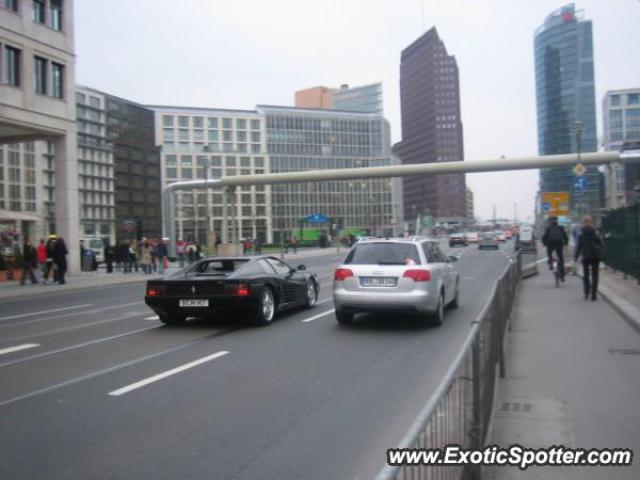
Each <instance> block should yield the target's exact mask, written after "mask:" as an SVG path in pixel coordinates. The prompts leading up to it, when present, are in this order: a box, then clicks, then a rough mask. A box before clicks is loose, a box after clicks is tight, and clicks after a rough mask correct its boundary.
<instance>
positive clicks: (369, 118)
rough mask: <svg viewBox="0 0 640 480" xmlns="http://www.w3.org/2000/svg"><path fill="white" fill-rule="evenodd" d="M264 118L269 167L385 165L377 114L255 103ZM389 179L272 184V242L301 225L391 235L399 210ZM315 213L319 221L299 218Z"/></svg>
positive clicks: (386, 147)
mask: <svg viewBox="0 0 640 480" xmlns="http://www.w3.org/2000/svg"><path fill="white" fill-rule="evenodd" d="M257 110H258V112H259V113H260V114H261V115H262V116H263V118H265V122H266V142H267V150H268V155H269V158H270V165H271V172H272V173H280V172H294V171H305V170H322V169H335V168H364V167H374V166H383V165H391V163H392V160H391V151H390V138H389V124H388V122H387V121H386V120H385V119H384V118H383V117H382V116H381V115H376V114H367V113H351V112H341V111H331V110H323V109H310V108H309V109H307V108H292V107H274V106H264V105H262V106H258V107H257ZM397 200H398V199H396V198H395V195H394V188H393V182H392V180H391V179H386V178H384V179H382V178H381V179H370V180H353V181H330V182H310V183H296V184H290V185H274V186H272V221H273V235H274V241H276V242H279V241H280V239H281V238H283V237H284V238H289V237H291V236H293V235H296V236H298V235H299V234H298V233H297V232H299V231H300V229H302V228H314V229H317V230H320V231H322V232H324V233H326V234H328V235H334V234H336V233H337V230H341V231H342V233H343V234H344V233H345V232H348V231H356V230H359V231H364V232H368V233H369V234H391V232H392V231H393V229H394V225H395V223H396V222H395V218H396V216H397V214H398V213H399V211H398V208H401V207H399V202H398V201H397ZM316 213H319V214H321V215H323V216H325V217H327V218H328V222H326V223H323V224H316V225H314V224H306V223H305V222H304V219H305V218H306V217H308V216H309V215H312V214H316Z"/></svg>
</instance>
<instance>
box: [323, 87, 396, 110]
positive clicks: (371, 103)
mask: <svg viewBox="0 0 640 480" xmlns="http://www.w3.org/2000/svg"><path fill="white" fill-rule="evenodd" d="M332 96H333V108H334V109H335V110H345V111H348V112H364V113H377V114H378V115H382V114H383V108H382V83H373V84H371V85H363V86H361V87H353V88H349V85H341V86H340V89H338V90H335V91H334V92H333V94H332Z"/></svg>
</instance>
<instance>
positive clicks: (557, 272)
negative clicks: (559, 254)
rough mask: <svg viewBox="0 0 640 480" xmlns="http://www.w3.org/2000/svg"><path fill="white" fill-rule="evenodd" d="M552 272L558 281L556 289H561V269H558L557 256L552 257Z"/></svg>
mask: <svg viewBox="0 0 640 480" xmlns="http://www.w3.org/2000/svg"><path fill="white" fill-rule="evenodd" d="M551 271H552V272H553V277H554V278H555V281H556V288H558V287H560V268H558V259H557V258H556V256H555V255H553V256H552V257H551Z"/></svg>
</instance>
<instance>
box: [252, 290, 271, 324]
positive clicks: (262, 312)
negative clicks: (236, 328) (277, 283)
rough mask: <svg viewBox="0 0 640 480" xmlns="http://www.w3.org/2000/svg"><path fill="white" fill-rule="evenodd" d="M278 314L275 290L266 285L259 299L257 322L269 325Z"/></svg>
mask: <svg viewBox="0 0 640 480" xmlns="http://www.w3.org/2000/svg"><path fill="white" fill-rule="evenodd" d="M275 314H276V300H275V297H274V296H273V291H272V290H271V289H270V288H269V287H264V288H263V289H262V291H261V292H260V297H259V299H258V311H257V315H256V323H257V324H258V325H269V324H270V323H271V322H272V321H273V317H275Z"/></svg>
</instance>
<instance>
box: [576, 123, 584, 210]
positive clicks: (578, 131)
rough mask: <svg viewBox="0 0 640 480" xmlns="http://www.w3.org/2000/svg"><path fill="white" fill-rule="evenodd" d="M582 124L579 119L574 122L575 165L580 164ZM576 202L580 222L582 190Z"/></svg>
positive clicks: (582, 199)
mask: <svg viewBox="0 0 640 480" xmlns="http://www.w3.org/2000/svg"><path fill="white" fill-rule="evenodd" d="M582 126H583V123H582V122H580V121H577V122H576V123H575V131H576V154H577V156H578V163H577V165H580V153H581V152H580V150H581V147H582ZM576 200H577V203H578V222H580V218H582V208H583V206H582V203H583V201H584V191H580V193H579V194H578V198H577V199H576Z"/></svg>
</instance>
